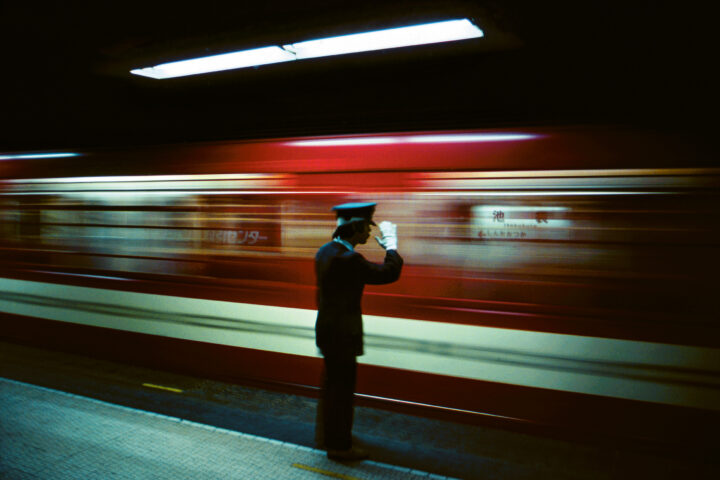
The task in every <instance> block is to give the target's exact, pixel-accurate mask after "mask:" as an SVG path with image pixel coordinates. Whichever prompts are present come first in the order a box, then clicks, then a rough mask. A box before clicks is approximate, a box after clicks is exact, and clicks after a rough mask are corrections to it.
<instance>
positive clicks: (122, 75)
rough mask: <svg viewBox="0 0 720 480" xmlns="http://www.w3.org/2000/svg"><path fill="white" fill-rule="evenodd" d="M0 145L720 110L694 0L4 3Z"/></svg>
mask: <svg viewBox="0 0 720 480" xmlns="http://www.w3.org/2000/svg"><path fill="white" fill-rule="evenodd" d="M0 9H1V10H0V40H1V45H2V47H0V48H2V56H3V68H2V75H1V78H2V80H0V81H1V83H0V88H2V97H0V98H1V100H0V102H2V104H1V115H2V117H1V118H2V122H3V125H2V129H1V133H0V152H7V151H16V150H40V149H62V148H82V147H85V148H89V147H113V146H127V145H133V144H155V143H168V142H186V141H201V140H225V139H240V138H250V137H271V136H297V135H320V134H332V133H365V132H380V131H403V130H427V129H454V128H476V127H480V128H485V127H505V126H509V125H510V126H513V125H515V126H517V125H555V124H586V123H612V124H618V123H620V124H632V125H642V126H646V127H649V128H671V129H688V130H690V129H699V128H703V127H704V126H705V125H707V124H706V123H705V121H706V120H707V119H706V118H705V117H706V114H707V112H712V113H713V114H714V112H715V110H714V109H713V108H712V100H713V99H714V96H713V95H714V91H713V88H714V86H715V81H714V79H713V78H714V77H713V73H712V71H713V68H712V64H713V63H714V62H715V61H714V60H712V58H716V57H717V52H716V50H715V47H714V44H713V43H714V42H713V41H711V40H712V38H711V37H712V34H713V32H712V30H711V28H710V27H711V24H710V22H711V21H712V17H711V16H710V15H709V13H708V12H703V11H701V10H698V9H697V8H695V7H693V6H692V4H691V3H690V2H653V1H635V2H632V1H617V0H609V1H604V2H586V1H552V0H550V1H535V2H519V1H512V0H511V1H500V0H494V1H493V0H488V1H482V0H477V1H453V0H450V1H434V2H430V1H415V2H411V1H402V0H399V1H391V0H385V1H371V0H362V1H361V0H356V1H354V2H341V1H330V0H324V1H323V0H308V1H295V2H274V1H262V2H257V1H255V2H244V1H240V0H237V1H233V2H227V1H225V2H212V1H205V2H195V3H188V2H179V1H175V2H165V1H150V0H146V1H143V2H136V1H123V2H111V1H95V2H82V3H81V2H73V1H65V2H54V1H53V2H49V1H48V2H22V1H14V2H10V1H7V2H2V3H0ZM458 17H471V18H472V19H473V20H474V21H475V22H476V23H477V24H478V25H479V26H480V27H482V28H483V29H485V30H486V37H485V38H483V39H479V40H468V41H464V42H456V43H452V44H443V45H438V46H426V47H414V48H409V49H403V50H400V49H398V50H392V51H386V52H374V53H367V54H358V55H350V56H342V57H331V58H325V59H316V60H306V61H303V62H291V63H288V64H277V65H268V66H263V67H259V68H250V69H242V70H235V71H230V72H224V73H216V74H210V75H202V76H193V77H186V78H181V79H174V80H153V79H148V78H143V77H137V76H134V75H130V74H129V72H128V71H129V70H130V69H131V68H138V67H146V66H152V65H155V64H158V63H162V62H166V61H171V60H175V59H181V58H187V57H188V56H193V55H200V54H204V53H222V52H226V51H232V50H240V49H245V48H252V47H259V46H266V45H276V44H283V43H291V42H293V41H298V40H303V39H311V38H320V37H324V36H331V35H335V34H341V33H352V32H359V31H366V30H372V29H376V28H387V27H392V26H399V25H403V24H411V23H421V22H425V21H433V20H442V19H449V18H458Z"/></svg>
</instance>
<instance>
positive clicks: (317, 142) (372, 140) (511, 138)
mask: <svg viewBox="0 0 720 480" xmlns="http://www.w3.org/2000/svg"><path fill="white" fill-rule="evenodd" d="M538 137H539V135H533V134H529V133H471V134H467V133H453V134H446V135H403V136H397V137H367V138H320V139H314V140H297V141H293V142H288V143H287V145H292V146H294V147H341V146H351V145H385V144H391V143H392V144H398V143H476V142H516V141H520V140H532V139H534V138H538Z"/></svg>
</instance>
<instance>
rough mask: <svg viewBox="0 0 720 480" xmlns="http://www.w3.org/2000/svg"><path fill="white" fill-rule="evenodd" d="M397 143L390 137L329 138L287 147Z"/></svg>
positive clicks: (294, 143)
mask: <svg viewBox="0 0 720 480" xmlns="http://www.w3.org/2000/svg"><path fill="white" fill-rule="evenodd" d="M390 143H398V141H397V140H395V139H393V138H392V137H375V138H330V139H327V140H299V141H297V142H290V143H289V145H293V146H296V147H343V146H350V145H387V144H390Z"/></svg>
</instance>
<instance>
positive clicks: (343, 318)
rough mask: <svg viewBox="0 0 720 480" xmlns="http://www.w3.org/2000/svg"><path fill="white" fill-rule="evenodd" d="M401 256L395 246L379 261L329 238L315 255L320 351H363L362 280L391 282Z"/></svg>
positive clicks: (338, 352) (317, 337)
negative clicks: (376, 261) (373, 260)
mask: <svg viewBox="0 0 720 480" xmlns="http://www.w3.org/2000/svg"><path fill="white" fill-rule="evenodd" d="M402 264H403V259H402V257H400V255H399V254H398V253H397V252H396V251H395V250H388V251H387V252H386V253H385V261H384V263H382V264H376V263H372V262H368V261H367V260H365V257H363V256H362V255H360V254H359V253H357V252H352V251H349V250H348V249H347V247H345V246H344V245H342V244H340V243H338V242H334V241H333V242H328V243H326V244H325V245H323V246H322V247H320V250H318V252H317V255H315V274H316V276H317V287H318V289H317V305H318V316H317V322H316V323H315V342H316V344H317V346H318V348H320V350H321V351H322V352H323V355H326V356H327V355H332V354H343V353H344V354H347V353H350V352H352V354H354V355H362V354H363V326H362V311H361V308H360V301H361V299H362V294H363V288H364V287H365V284H373V285H381V284H385V283H392V282H394V281H395V280H397V279H398V278H399V277H400V270H401V269H402Z"/></svg>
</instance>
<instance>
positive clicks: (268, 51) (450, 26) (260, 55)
mask: <svg viewBox="0 0 720 480" xmlns="http://www.w3.org/2000/svg"><path fill="white" fill-rule="evenodd" d="M483 35H484V33H483V31H482V30H481V29H480V28H478V27H477V26H476V25H474V24H473V23H472V22H471V21H470V20H468V19H466V18H465V19H462V20H448V21H444V22H434V23H425V24H421V25H412V26H408V27H399V28H390V29H385V30H376V31H372V32H364V33H356V34H351V35H341V36H338V37H328V38H320V39H317V40H308V41H305V42H298V43H292V44H288V45H283V46H282V47H280V46H272V47H263V48H255V49H252V50H241V51H238V52H231V53H224V54H220V55H211V56H208V57H199V58H193V59H189V60H181V61H178V62H170V63H163V64H160V65H156V66H154V67H147V68H138V69H134V70H130V73H133V74H135V75H142V76H144V77H150V78H156V79H165V78H175V77H184V76H187V75H197V74H201V73H211V72H219V71H222V70H233V69H237V68H246V67H255V66H260V65H267V64H271V63H280V62H288V61H292V60H303V59H306V58H317V57H327V56H332V55H344V54H348V53H357V52H369V51H374V50H386V49H390V48H398V47H410V46H414V45H425V44H430V43H442V42H452V41H456V40H466V39H470V38H480V37H482V36H483Z"/></svg>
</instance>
